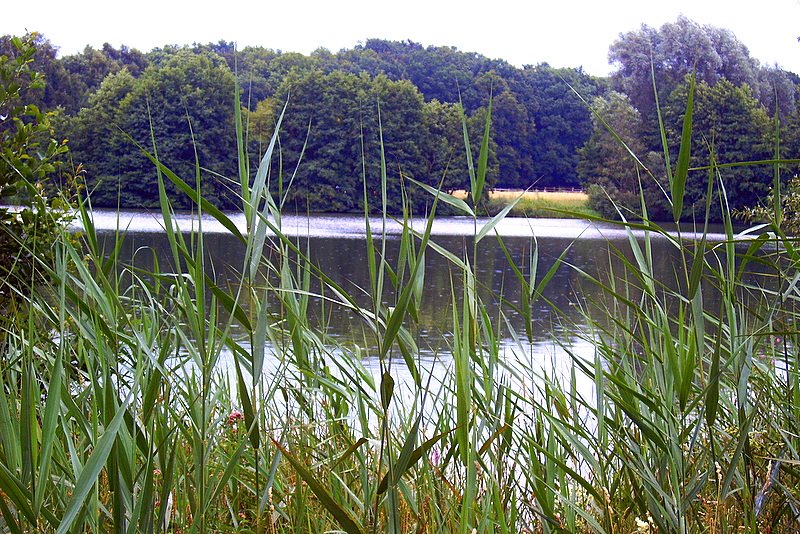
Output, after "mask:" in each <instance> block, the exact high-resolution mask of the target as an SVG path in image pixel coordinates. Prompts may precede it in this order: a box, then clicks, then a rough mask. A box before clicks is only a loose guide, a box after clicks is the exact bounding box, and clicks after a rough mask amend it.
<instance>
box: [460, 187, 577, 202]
mask: <svg viewBox="0 0 800 534" xmlns="http://www.w3.org/2000/svg"><path fill="white" fill-rule="evenodd" d="M520 193H521V194H522V198H523V199H524V200H541V201H549V202H567V203H575V202H586V201H587V200H589V196H588V195H587V194H586V193H584V192H583V191H525V192H523V191H521V190H519V191H509V190H503V191H490V192H489V199H491V200H501V201H502V200H504V201H511V200H514V199H515V198H517V197H518V196H519V195H520ZM453 196H455V197H458V198H461V199H464V198H467V192H466V191H464V190H463V189H459V190H456V191H453Z"/></svg>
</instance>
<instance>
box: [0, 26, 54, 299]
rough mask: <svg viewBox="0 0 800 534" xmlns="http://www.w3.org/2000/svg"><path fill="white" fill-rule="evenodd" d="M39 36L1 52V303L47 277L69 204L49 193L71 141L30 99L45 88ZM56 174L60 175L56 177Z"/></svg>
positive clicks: (11, 44)
mask: <svg viewBox="0 0 800 534" xmlns="http://www.w3.org/2000/svg"><path fill="white" fill-rule="evenodd" d="M37 41H38V39H37V36H36V34H30V35H27V36H25V37H23V38H14V39H11V40H9V41H8V42H7V43H6V46H5V48H7V49H9V48H10V49H9V50H8V51H7V52H6V53H3V54H2V55H0V204H4V205H14V206H15V207H13V208H2V209H0V245H1V246H0V250H2V253H1V254H0V299H1V302H0V305H2V306H6V305H7V304H8V299H9V298H12V297H15V296H16V294H19V293H25V292H27V291H28V290H29V288H30V286H31V284H32V283H38V282H39V281H41V271H42V270H43V269H44V267H43V266H42V265H39V262H40V261H42V258H44V259H45V260H46V259H47V257H48V255H47V254H48V251H50V250H51V248H52V241H53V240H54V239H55V238H56V230H57V228H56V227H57V225H59V224H60V221H59V219H60V218H61V217H63V216H64V212H65V209H66V207H67V206H66V205H65V204H63V202H62V199H61V198H60V197H59V196H58V192H57V195H56V197H55V198H54V199H53V200H52V201H51V200H49V199H48V196H47V195H48V193H52V192H53V184H54V183H58V182H57V180H55V179H57V178H59V177H60V171H61V170H62V164H63V160H64V157H65V154H66V153H67V142H66V140H64V141H61V142H59V141H57V140H56V139H53V135H54V131H53V127H52V126H51V119H52V117H53V115H52V114H47V113H43V112H42V111H40V110H39V108H38V107H37V106H36V105H34V104H32V103H28V102H27V101H26V98H28V97H31V96H32V95H33V94H34V93H35V92H36V91H39V90H42V89H44V86H45V80H44V77H43V75H42V74H41V73H40V72H37V71H36V70H34V69H33V63H34V57H35V55H36V53H37V48H36V44H37ZM54 180H55V181H54Z"/></svg>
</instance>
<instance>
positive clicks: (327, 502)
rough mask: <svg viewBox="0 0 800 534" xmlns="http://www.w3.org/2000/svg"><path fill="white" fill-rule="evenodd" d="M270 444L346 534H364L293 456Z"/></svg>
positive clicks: (274, 442)
mask: <svg viewBox="0 0 800 534" xmlns="http://www.w3.org/2000/svg"><path fill="white" fill-rule="evenodd" d="M272 443H273V444H274V445H275V447H277V448H278V450H279V451H281V454H283V456H284V457H286V459H287V460H288V461H289V463H290V464H292V467H293V468H294V470H295V471H296V472H297V475H298V476H299V477H300V478H301V479H302V480H303V482H305V483H306V484H307V485H308V487H309V489H310V490H311V491H312V492H313V493H314V495H316V496H317V499H319V502H320V503H321V504H322V506H324V507H325V509H326V510H328V512H330V513H331V515H332V516H333V517H334V519H336V521H337V522H338V523H339V525H340V526H341V527H342V529H344V531H345V532H347V533H348V534H365V531H364V529H363V528H362V527H361V525H359V524H358V521H357V520H356V518H355V517H353V516H352V514H350V512H348V511H347V510H345V509H344V508H342V507H341V506H340V505H339V503H337V502H336V499H334V498H333V495H331V493H330V492H329V491H328V489H327V488H326V487H325V486H323V485H322V483H321V482H320V481H319V480H318V479H317V477H315V476H314V474H313V473H312V472H311V471H309V470H308V469H307V468H306V467H305V466H304V465H303V464H302V463H300V462H299V461H298V460H297V459H296V458H295V457H294V456H292V455H291V454H289V451H287V450H286V449H284V448H283V447H282V446H281V445H280V443H278V442H277V441H275V440H274V439H273V440H272Z"/></svg>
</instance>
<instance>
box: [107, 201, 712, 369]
mask: <svg viewBox="0 0 800 534" xmlns="http://www.w3.org/2000/svg"><path fill="white" fill-rule="evenodd" d="M231 218H232V220H233V221H234V222H235V223H236V224H237V225H238V226H239V227H240V229H241V230H242V231H244V228H245V221H244V217H243V216H241V215H233V216H231ZM93 219H94V223H95V225H96V227H97V229H98V231H99V232H100V233H101V234H103V235H106V236H113V235H114V232H116V230H117V229H122V230H124V231H125V233H126V237H125V241H124V246H123V250H122V257H121V262H122V263H125V264H132V265H136V266H140V267H145V268H150V267H152V265H153V260H154V257H157V258H158V261H159V264H160V266H161V269H162V270H168V269H169V265H170V262H169V249H168V247H167V239H166V235H165V234H164V231H163V220H162V219H161V215H160V213H158V212H156V213H145V212H127V211H126V212H112V211H102V210H98V211H95V212H94V213H93ZM176 221H177V223H178V225H179V227H180V228H181V229H182V230H184V231H186V232H189V231H190V230H197V229H199V228H201V227H202V231H203V233H204V236H205V247H206V250H207V254H208V258H209V260H210V261H209V264H210V265H211V266H212V267H210V268H209V273H212V274H213V276H214V278H215V280H216V282H217V284H218V285H220V286H225V285H227V284H229V283H233V282H234V281H236V280H237V278H238V273H239V272H241V271H242V268H243V262H244V252H245V251H244V247H243V246H242V245H241V243H239V242H238V241H237V240H236V239H235V238H234V237H232V236H231V235H230V234H229V233H228V232H227V230H225V229H224V228H223V227H222V226H221V225H220V224H219V223H217V222H216V221H213V220H210V219H209V220H203V221H202V225H200V224H199V223H198V221H197V220H196V219H195V218H194V217H192V216H191V215H188V214H178V215H177V216H176ZM487 221H488V219H480V220H479V221H478V228H480V226H482V225H483V224H484V223H486V222H487ZM370 224H371V227H372V231H373V233H380V232H381V226H382V222H381V221H380V219H374V220H372V221H371V223H370ZM412 224H413V226H414V228H415V229H418V230H422V229H423V228H424V225H425V221H424V220H421V219H420V220H414V221H412ZM282 230H283V232H284V233H285V234H286V235H288V236H291V237H292V238H294V239H296V240H297V242H298V243H299V245H300V247H299V248H301V249H302V250H306V249H307V250H308V251H309V256H310V259H311V261H312V262H313V263H314V264H315V265H317V266H319V267H320V268H321V269H322V270H323V271H324V272H325V273H326V274H327V275H328V276H329V277H330V278H331V279H332V280H333V281H335V282H336V283H337V284H339V285H340V286H341V287H343V288H344V289H345V290H347V291H348V292H349V293H350V294H351V295H353V296H355V297H356V299H357V300H359V301H360V303H361V304H363V305H367V304H368V303H369V297H368V288H369V286H370V282H369V280H370V277H369V270H368V260H367V244H366V231H365V224H364V218H363V216H350V215H310V216H284V217H283V218H282ZM496 231H497V233H498V234H499V235H500V236H501V237H502V239H503V242H504V243H505V245H506V247H507V249H508V250H509V252H510V253H511V255H512V257H513V258H514V261H515V262H516V263H517V265H519V266H523V265H527V264H528V261H529V257H530V254H531V250H532V247H536V250H537V251H538V256H539V261H538V268H537V280H541V279H542V278H543V277H544V276H545V274H546V273H547V271H548V270H549V269H550V268H551V267H552V265H553V264H554V262H555V261H556V260H557V258H559V256H561V255H562V254H564V251H565V250H566V251H567V252H566V253H565V255H564V258H563V265H562V266H561V267H560V268H559V270H558V271H557V273H556V274H555V276H554V277H553V279H552V280H551V281H550V283H549V284H548V285H547V287H546V289H545V290H544V292H543V293H542V298H540V299H538V300H537V301H536V302H534V303H533V304H532V305H533V322H534V327H533V338H532V339H531V340H530V341H528V340H525V342H524V343H520V342H519V341H518V339H517V340H515V338H514V337H513V336H512V335H510V330H509V329H508V328H506V327H505V326H504V325H505V324H506V322H507V324H508V325H510V326H511V327H512V328H513V329H514V330H516V331H517V332H518V333H519V334H520V335H519V337H520V338H522V337H524V332H525V329H524V321H523V319H522V316H521V315H520V314H519V313H517V312H516V311H515V310H514V306H519V304H520V302H521V300H522V298H521V287H520V284H519V282H518V281H517V279H516V277H515V276H514V274H513V272H512V270H511V269H510V267H509V265H508V262H507V259H506V257H505V254H504V252H503V250H502V248H501V247H500V245H499V244H498V241H497V238H496V237H495V236H494V235H492V234H490V235H487V236H486V237H484V238H483V240H482V241H481V242H480V243H479V247H478V257H477V258H470V262H471V263H472V265H473V267H474V268H475V271H476V275H477V279H478V282H479V284H480V286H481V288H482V290H481V291H482V293H481V296H482V298H483V300H484V303H485V304H486V305H487V312H488V314H489V317H491V318H492V319H493V321H494V323H495V324H497V325H499V331H500V332H501V336H500V345H501V350H502V351H503V352H504V353H505V354H507V357H508V358H511V359H518V358H526V359H527V360H529V361H530V360H536V361H540V362H542V363H544V364H546V365H547V366H548V367H552V366H553V365H555V366H556V367H559V362H561V361H562V360H563V359H564V347H570V350H572V351H575V352H579V353H584V354H585V355H586V356H589V355H591V353H592V346H591V345H590V344H588V343H586V341H585V338H584V337H583V336H580V335H577V334H580V333H581V329H582V328H583V327H584V326H586V325H585V320H584V312H585V311H586V309H587V308H588V307H589V303H598V302H602V299H603V294H602V291H601V290H600V289H599V288H598V287H597V286H596V285H594V284H590V283H587V282H586V281H585V280H584V279H583V276H582V275H581V274H580V271H584V272H586V273H589V274H591V275H596V276H600V277H603V276H605V275H606V274H607V273H608V272H609V270H610V269H612V268H615V267H614V266H619V265H620V263H621V260H620V259H619V257H616V256H614V254H613V253H612V252H613V251H617V254H618V255H619V256H621V257H624V258H627V260H629V261H632V262H633V261H635V260H634V257H633V253H632V251H631V247H630V243H629V236H628V233H627V232H626V231H625V230H624V229H621V228H620V227H619V226H616V225H612V224H600V223H592V222H588V221H584V220H575V219H522V218H507V219H505V220H503V221H501V222H500V223H499V224H498V225H497V227H496ZM400 232H401V225H400V224H398V223H396V222H393V221H390V222H389V223H387V228H386V239H387V242H386V248H387V258H388V259H389V262H390V264H393V262H394V260H395V259H396V257H397V254H398V249H399V244H400V240H399V234H400ZM474 234H475V226H474V223H473V220H472V219H470V218H466V217H443V218H438V219H436V220H435V222H434V224H433V230H432V240H433V241H434V242H435V243H437V244H439V245H441V246H442V247H444V248H446V249H447V250H449V251H451V252H453V253H455V254H457V255H458V256H460V257H467V256H471V253H472V240H473V238H472V236H473V235H474ZM634 234H635V235H637V237H639V238H641V237H642V236H643V233H642V232H634ZM684 237H686V235H684ZM689 237H692V236H691V235H689ZM709 238H710V239H711V240H723V239H724V235H723V234H720V233H712V234H710V235H709ZM652 247H653V257H654V258H657V261H656V265H655V268H656V278H657V279H659V280H662V281H664V282H665V283H666V284H668V285H670V284H674V274H673V266H674V265H675V262H676V261H678V258H679V250H678V248H677V247H676V246H675V245H674V243H673V242H671V241H670V240H668V239H666V238H664V237H657V238H654V239H653V240H652ZM459 276H460V273H459V272H458V270H457V269H454V268H453V266H452V264H451V263H450V262H449V261H448V260H446V259H445V258H444V257H443V256H441V255H439V254H438V253H435V252H434V251H432V250H431V251H429V252H428V253H427V254H426V257H425V280H424V291H423V299H422V308H421V310H420V314H419V327H418V329H417V332H418V333H417V339H416V342H417V344H418V345H419V347H420V354H421V355H422V357H423V359H425V360H426V361H425V362H422V365H423V367H428V368H429V369H431V370H432V369H434V368H435V367H437V365H438V364H437V362H444V364H445V367H447V361H448V358H447V354H448V347H449V346H450V343H451V327H450V323H451V318H452V300H451V299H452V297H451V294H452V293H451V284H458V283H460V278H459ZM387 285H389V284H388V282H387ZM312 289H313V288H312ZM392 298H393V295H392V294H391V292H389V293H387V294H386V299H387V302H389V303H391V299H392ZM707 303H708V301H707ZM311 314H312V315H313V316H314V317H316V320H318V321H320V322H324V324H325V325H326V331H327V333H328V334H330V335H331V336H332V337H333V338H335V339H337V340H338V341H339V342H342V343H346V344H354V345H358V346H360V347H362V349H363V351H364V354H366V355H367V357H366V358H365V364H366V365H367V366H376V365H377V362H376V361H373V359H370V358H369V354H370V353H371V352H373V351H374V348H375V347H374V346H371V343H370V339H371V338H370V336H369V335H367V334H366V333H365V332H364V329H363V325H362V323H361V321H360V319H359V318H358V317H356V316H354V314H352V313H351V312H350V311H349V310H346V309H343V308H337V307H331V306H330V305H328V306H326V307H324V308H323V307H322V306H321V305H320V304H319V301H317V302H316V304H315V305H314V306H313V307H312V310H311ZM323 314H324V318H323ZM234 335H236V332H234Z"/></svg>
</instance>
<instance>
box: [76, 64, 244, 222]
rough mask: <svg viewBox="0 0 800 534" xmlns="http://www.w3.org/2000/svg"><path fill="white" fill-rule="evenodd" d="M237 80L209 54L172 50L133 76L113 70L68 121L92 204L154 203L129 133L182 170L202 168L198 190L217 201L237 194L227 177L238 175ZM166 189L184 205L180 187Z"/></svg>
mask: <svg viewBox="0 0 800 534" xmlns="http://www.w3.org/2000/svg"><path fill="white" fill-rule="evenodd" d="M233 84H234V79H233V75H232V74H231V72H230V70H229V69H228V68H227V65H226V64H225V63H224V61H223V60H222V59H221V58H219V57H218V56H214V55H211V54H207V55H199V54H194V53H192V52H190V51H188V50H184V51H181V52H177V53H175V54H174V55H172V56H170V57H169V59H168V60H165V61H164V62H163V63H162V64H160V65H151V66H150V67H148V68H147V69H146V70H145V71H144V72H143V73H142V74H141V76H140V77H138V78H135V77H134V76H133V75H132V74H131V73H130V72H129V71H128V70H127V69H123V70H121V71H119V72H118V73H116V74H111V75H109V76H107V77H106V79H105V80H104V81H103V83H102V84H101V86H100V88H99V89H98V91H97V92H96V93H94V94H93V95H92V98H91V99H90V101H89V105H88V106H87V107H86V108H83V109H82V110H81V112H80V113H79V114H78V116H77V117H76V119H75V121H74V122H73V123H72V124H71V128H70V130H71V135H72V136H73V139H74V142H73V147H72V149H73V153H74V156H73V157H74V158H75V159H77V160H78V161H83V162H85V164H86V169H87V172H88V173H89V177H90V179H89V181H88V184H87V185H88V187H90V189H92V190H93V191H94V193H93V201H94V202H96V205H97V206H116V205H118V204H120V205H122V206H138V207H150V208H155V207H157V206H158V197H157V195H156V191H157V187H156V177H155V174H154V173H153V172H152V171H150V170H148V169H149V164H148V163H147V160H146V159H145V158H143V157H141V156H140V155H138V154H137V153H136V152H135V151H132V150H131V147H132V146H133V145H132V144H131V141H130V139H133V140H134V141H136V142H137V143H139V144H141V145H143V146H151V144H152V141H151V139H152V138H151V132H152V133H153V134H155V140H156V142H157V145H156V149H157V151H158V154H159V156H160V157H161V158H162V159H163V161H166V162H170V164H171V165H172V166H173V167H174V168H175V169H176V170H177V171H178V172H179V173H181V174H182V175H184V176H186V175H191V174H193V173H194V170H193V169H194V166H195V158H198V159H199V162H200V165H201V166H202V171H201V174H202V183H203V193H204V195H205V196H206V197H207V198H208V200H209V201H210V202H213V203H214V204H216V205H218V206H228V207H231V206H233V205H235V204H236V202H237V199H236V198H235V195H233V194H232V193H231V191H230V187H231V184H230V183H229V182H228V181H226V179H225V178H223V177H227V178H228V179H230V177H233V176H235V175H236V162H235V160H234V159H233V156H234V155H235V154H236V148H235V142H236V136H235V132H234V130H233V118H232V112H231V106H230V94H231V93H232V91H233ZM167 190H168V192H169V194H170V195H172V196H173V197H174V198H176V200H177V201H178V202H184V203H183V204H178V207H188V205H189V204H188V203H185V201H183V200H181V198H182V197H181V196H180V195H178V194H177V190H176V189H175V188H174V187H173V186H172V185H168V186H167Z"/></svg>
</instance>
